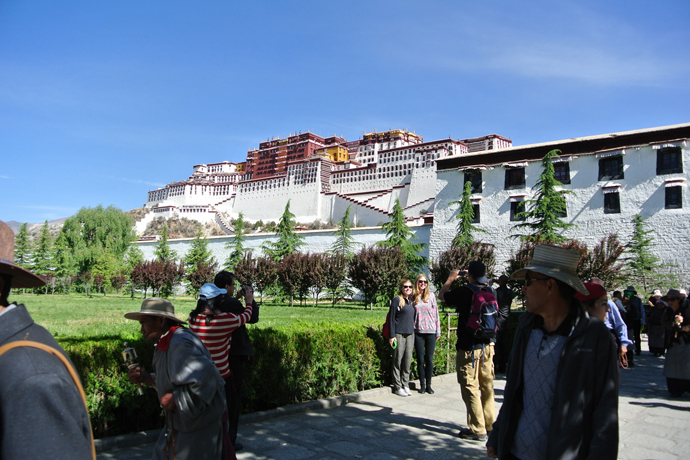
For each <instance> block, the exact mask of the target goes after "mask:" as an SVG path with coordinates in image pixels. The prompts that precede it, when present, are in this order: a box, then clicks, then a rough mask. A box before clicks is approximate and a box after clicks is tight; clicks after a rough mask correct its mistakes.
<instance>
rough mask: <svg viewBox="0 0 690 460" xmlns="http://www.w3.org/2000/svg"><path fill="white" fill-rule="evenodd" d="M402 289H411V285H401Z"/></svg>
mask: <svg viewBox="0 0 690 460" xmlns="http://www.w3.org/2000/svg"><path fill="white" fill-rule="evenodd" d="M403 289H412V285H411V284H403Z"/></svg>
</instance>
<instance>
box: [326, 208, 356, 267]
mask: <svg viewBox="0 0 690 460" xmlns="http://www.w3.org/2000/svg"><path fill="white" fill-rule="evenodd" d="M333 235H334V236H335V242H334V243H333V246H331V250H330V251H329V252H330V253H331V254H339V255H342V256H345V257H347V258H348V259H351V258H352V255H353V254H354V248H355V245H356V244H357V243H356V242H355V239H354V238H353V236H352V221H351V220H350V206H348V207H347V209H346V210H345V213H344V214H343V217H342V218H341V219H340V220H339V221H338V230H336V231H335V232H333Z"/></svg>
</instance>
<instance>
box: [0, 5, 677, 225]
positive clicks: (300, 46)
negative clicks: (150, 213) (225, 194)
mask: <svg viewBox="0 0 690 460" xmlns="http://www.w3.org/2000/svg"><path fill="white" fill-rule="evenodd" d="M689 14H690V2H687V0H685V1H661V2H651V1H647V0H645V1H642V0H628V1H577V2H572V1H571V2H553V1H529V0H523V1H519V2H516V1H481V2H480V1H475V2H471V1H465V2H461V1H457V0H455V1H423V2H422V1H404V0H403V1H401V0H398V1H372V0H370V1H357V0H350V1H347V2H324V1H313V2H312V1H293V2H278V1H262V0H256V1H251V2H239V1H237V2H230V1H207V2H189V1H188V2H182V1H151V0H147V1H145V2H142V1H117V2H114V1H109V2H103V1H99V2H93V1H83V2H82V1H31V0H29V1H19V0H0V190H2V192H1V194H0V197H1V199H0V220H5V221H9V220H16V221H20V222H32V223H39V222H43V221H44V220H46V219H48V220H51V219H55V218H60V217H68V216H70V215H72V214H74V213H76V212H77V211H78V210H79V208H81V207H83V206H90V207H91V206H97V205H99V204H102V205H103V206H108V205H114V206H117V207H119V208H121V209H123V210H128V209H132V208H136V207H139V206H141V205H143V204H144V203H145V201H146V193H147V191H148V190H152V189H155V188H157V187H160V186H163V185H165V184H166V183H169V182H172V181H177V180H182V179H186V178H187V177H188V176H189V175H190V174H191V172H192V166H193V165H195V164H200V163H211V162H218V161H224V160H228V161H234V162H240V161H243V160H244V159H245V157H246V153H247V150H249V149H251V148H256V147H258V144H259V142H261V141H263V140H265V139H267V138H268V137H273V136H286V135H289V134H291V133H296V132H299V131H302V132H305V131H311V132H314V133H316V134H319V135H322V136H329V135H333V134H338V135H342V136H344V137H345V138H347V139H349V140H355V139H357V138H359V137H360V136H361V135H362V133H363V132H364V131H367V132H370V131H373V130H375V129H376V130H378V131H382V130H386V129H389V128H407V129H409V130H414V131H415V132H416V133H417V134H421V135H422V136H423V137H424V139H425V140H435V139H440V138H445V137H448V136H451V137H452V138H456V139H463V138H468V137H475V136H481V135H485V134H492V133H497V134H500V135H503V136H507V137H509V138H511V139H512V140H513V144H514V145H523V144H529V143H534V142H546V141H552V140H558V139H566V138H571V137H578V136H588V135H596V134H604V133H609V132H616V131H627V130H632V129H641V128H650V127H654V126H663V125H670V124H677V123H685V122H690V114H689V111H688V101H689V100H690V98H689V97H688V96H690V85H689V84H688V81H690V59H688V58H689V57H690V56H689V54H690V53H689V50H690V28H688V27H687V21H686V19H687V17H688V15H689Z"/></svg>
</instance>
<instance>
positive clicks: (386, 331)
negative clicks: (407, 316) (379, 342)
mask: <svg viewBox="0 0 690 460" xmlns="http://www.w3.org/2000/svg"><path fill="white" fill-rule="evenodd" d="M390 319H391V311H390V310H388V313H386V322H385V323H383V331H382V332H383V336H384V337H385V338H387V339H390V337H389V336H390V333H391V331H390V329H389V328H388V321H389V320H390Z"/></svg>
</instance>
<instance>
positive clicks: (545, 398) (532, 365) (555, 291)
mask: <svg viewBox="0 0 690 460" xmlns="http://www.w3.org/2000/svg"><path fill="white" fill-rule="evenodd" d="M579 259H580V256H579V255H578V254H577V252H575V251H571V250H568V249H565V248H560V247H556V246H550V245H539V246H537V247H536V248H535V249H534V257H533V258H532V262H531V263H530V264H529V265H528V266H527V267H525V268H523V269H521V270H518V271H516V272H515V273H513V274H512V276H511V279H514V280H524V281H525V285H524V287H523V288H522V292H523V294H524V296H525V305H526V307H527V312H526V313H524V314H523V315H522V316H521V318H520V322H519V325H518V330H517V332H516V335H515V342H514V345H513V352H512V354H511V356H510V362H509V363H508V376H507V382H506V387H505V393H504V399H503V405H502V406H501V410H500V412H499V415H498V418H497V420H496V423H494V426H493V430H492V431H491V433H490V435H489V441H488V442H487V454H488V455H489V456H490V457H492V458H502V459H512V458H531V459H583V458H589V457H590V456H596V458H603V459H609V458H610V459H615V458H616V457H617V455H618V369H617V364H616V363H617V356H616V344H615V342H614V340H613V337H612V336H611V334H610V333H609V331H608V329H607V328H606V326H605V325H604V323H602V322H601V321H599V320H598V319H596V318H592V317H590V316H589V315H588V314H587V313H586V311H585V309H584V306H583V305H582V303H581V302H580V301H579V300H577V299H576V298H575V293H576V292H579V293H581V294H585V295H587V294H588V291H587V289H586V288H585V286H584V285H583V284H582V282H581V281H580V280H579V279H578V278H577V273H576V268H577V264H578V261H579Z"/></svg>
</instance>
